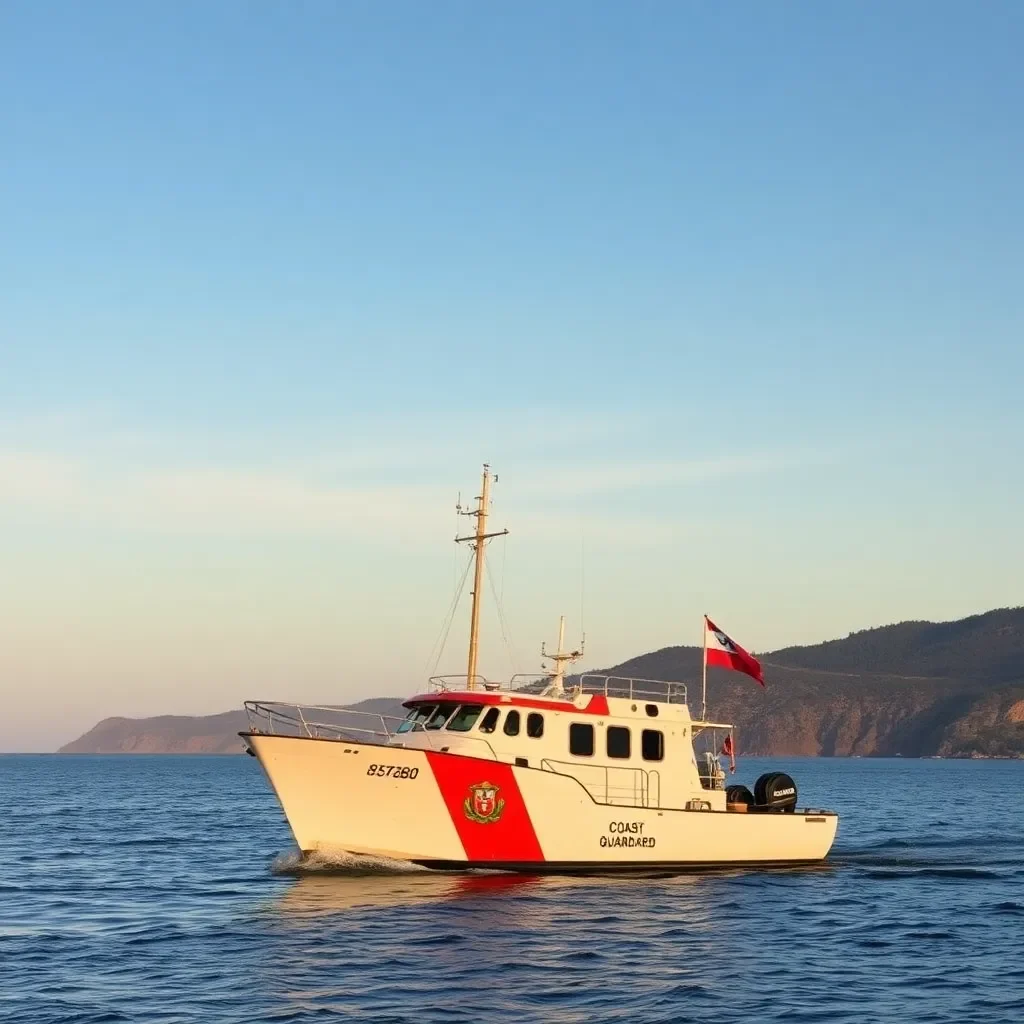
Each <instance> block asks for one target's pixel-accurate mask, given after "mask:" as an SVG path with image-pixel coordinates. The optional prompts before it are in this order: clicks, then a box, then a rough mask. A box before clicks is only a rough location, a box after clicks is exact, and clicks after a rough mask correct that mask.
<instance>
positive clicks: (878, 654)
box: [608, 608, 1024, 757]
mask: <svg viewBox="0 0 1024 1024" xmlns="http://www.w3.org/2000/svg"><path fill="white" fill-rule="evenodd" d="M701 657H702V652H701V650H700V648H696V647H669V648H665V649H663V650H661V651H655V652H653V653H651V654H646V655H643V656H642V657H639V658H634V659H632V660H631V661H627V662H624V663H623V664H621V665H617V666H616V667H615V668H614V669H610V670H608V671H610V672H612V673H614V674H616V675H630V676H639V677H646V678H653V679H667V680H672V681H680V682H685V683H687V685H688V688H689V694H690V705H691V709H692V710H693V711H694V712H695V713H697V712H699V693H700V676H701ZM759 658H760V660H761V662H762V664H763V665H764V674H765V681H766V684H767V685H766V688H765V689H764V690H762V689H761V688H760V687H759V686H758V685H757V684H756V683H754V682H753V681H752V680H749V679H747V678H745V677H743V676H740V675H737V674H736V673H733V672H723V671H721V670H718V669H711V670H709V672H708V716H709V717H710V718H714V719H716V720H718V721H723V720H724V721H732V722H735V724H736V726H737V730H738V734H737V739H738V743H739V746H740V748H741V749H743V750H744V751H745V752H746V753H748V754H807V755H826V756H843V755H850V754H859V755H864V756H869V755H881V756H893V755H896V754H901V755H903V756H905V757H925V756H930V755H936V754H937V755H942V756H945V757H969V756H971V755H975V756H982V755H983V756H1024V608H1015V609H1000V610H999V611H993V612H988V613H986V614H984V615H975V616H972V617H971V618H968V619H961V620H959V621H957V622H943V623H929V622H907V623H901V624H899V625H896V626H886V627H883V628H881V629H872V630H865V631H863V632H861V633H854V634H851V635H850V636H848V637H847V638H846V639H844V640H833V641H830V642H829V643H825V644H816V645H814V646H811V647H791V648H786V649H784V650H780V651H774V652H771V653H769V654H761V655H759Z"/></svg>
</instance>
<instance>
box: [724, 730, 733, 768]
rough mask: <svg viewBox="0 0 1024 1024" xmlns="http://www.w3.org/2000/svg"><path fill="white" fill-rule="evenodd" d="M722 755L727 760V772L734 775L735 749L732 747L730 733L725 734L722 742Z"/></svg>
mask: <svg viewBox="0 0 1024 1024" xmlns="http://www.w3.org/2000/svg"><path fill="white" fill-rule="evenodd" d="M721 752H722V754H723V755H724V756H725V757H727V758H729V771H730V772H733V773H735V771H736V748H735V746H733V742H732V733H731V732H730V733H726V736H725V739H724V740H723V741H722V751H721Z"/></svg>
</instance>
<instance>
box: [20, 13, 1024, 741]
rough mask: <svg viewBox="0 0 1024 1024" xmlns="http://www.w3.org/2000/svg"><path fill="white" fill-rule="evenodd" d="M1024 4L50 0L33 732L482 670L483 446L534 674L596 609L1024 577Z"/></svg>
mask: <svg viewBox="0 0 1024 1024" xmlns="http://www.w3.org/2000/svg"><path fill="white" fill-rule="evenodd" d="M1022 48H1024V5H1021V4H1019V3H1016V2H1014V0H1007V2H1002V3H997V2H983V3H977V4H966V3H960V2H957V3H946V2H941V0H927V2H924V0H921V2H916V0H903V2H899V3H891V2H871V0H862V2H836V3H829V4H821V3H816V2H810V0H808V2H805V3H787V2H777V3H772V4H766V3H760V2H756V3H754V2H751V3H746V2H740V0H732V2H730V3H727V4H709V3H704V4H699V3H696V2H693V3H677V2H669V0H661V2H651V0H639V2H636V3H632V4H622V3H617V2H598V0H586V2H576V0H560V2H558V3H556V4H550V3H541V2H531V0H518V2H516V3H507V2H499V3H494V4H480V3H474V2H469V0H464V2H446V0H437V2H434V3H430V4H423V3H419V2H415V3H414V2H411V0H409V2H401V0H392V2H389V3H386V4H382V3H379V2H357V0H350V2H346V3H336V2H327V0H321V2H315V0H307V2H302V3H295V4H277V3H270V2H244V3H243V2H237V0H234V2H233V0H221V2H218V3H216V4H209V3H206V2H196V0H191V2H190V0H182V2H179V3H175V4H159V5H157V4H138V3H135V2H114V0H107V2H103V0H101V2H98V3H94V4H89V5H86V4H79V3H55V2H46V0H42V2H19V0H8V2H7V3H5V4H4V5H3V6H2V9H0V140H2V142H0V698H2V700H3V715H2V716H0V750H8V751H10V750H25V751H30V750H52V749H54V748H55V747H56V746H58V745H59V744H61V743H64V742H67V741H69V740H71V739H72V738H74V737H75V736H77V735H78V734H79V733H81V732H83V731H84V730H86V729H87V728H89V727H91V726H92V725H93V724H94V723H95V722H96V721H98V720H99V719H101V718H103V717H105V716H108V715H127V716H142V715H152V714H162V713H179V714H205V713H213V712H219V711H223V710H227V709H229V708H232V707H237V706H238V705H239V704H240V703H241V701H242V700H244V699H246V698H250V697H255V698H275V699H282V700H305V701H310V702H331V703H334V702H340V701H348V700H354V699H360V698H363V697H369V696H383V695H405V694H409V693H412V692H416V691H417V690H418V689H422V681H423V679H424V677H425V676H426V675H427V674H429V673H430V671H431V670H432V669H434V668H435V667H436V670H437V671H439V672H441V671H447V672H460V671H465V667H464V666H465V656H466V638H467V633H468V607H467V604H466V600H465V598H464V599H463V602H462V603H461V604H460V605H459V607H458V609H457V612H456V616H455V620H454V623H453V625H452V627H451V632H450V634H449V638H448V642H447V644H446V646H445V648H444V650H443V652H442V654H441V656H440V658H436V657H435V656H434V655H433V653H432V648H433V646H434V645H435V641H436V640H437V639H438V637H439V634H440V633H441V631H442V626H443V623H444V621H445V613H446V610H447V608H448V606H449V604H450V602H451V601H452V597H453V590H454V583H455V580H456V579H457V577H458V575H459V574H460V573H461V571H462V567H463V565H464V559H465V558H466V557H467V556H468V552H466V551H465V550H464V549H457V548H456V546H455V545H454V544H452V538H453V537H454V535H455V531H456V528H457V526H458V524H457V522H456V516H455V508H454V506H455V503H456V500H457V498H458V496H459V495H460V494H461V496H462V498H463V500H466V499H467V498H472V496H473V495H475V494H477V493H479V474H480V466H481V464H482V463H483V462H485V461H489V462H490V463H491V464H492V466H493V467H494V469H495V470H496V471H497V473H498V483H497V484H496V486H495V488H494V494H493V497H494V504H493V516H494V519H493V520H492V523H493V525H494V526H496V527H505V526H507V527H508V528H509V530H510V531H511V532H510V534H509V536H508V538H507V539H504V540H496V541H493V542H492V544H491V545H490V550H489V555H488V559H489V575H488V578H489V580H490V585H489V586H488V588H487V590H486V592H485V608H484V613H483V616H484V617H483V636H482V645H483V652H482V660H481V668H482V670H483V671H484V672H486V673H487V674H489V675H495V676H498V675H502V674H506V675H507V674H508V673H509V672H510V671H512V670H517V671H537V670H538V669H539V667H540V660H539V653H540V643H541V641H542V640H547V641H548V643H549V644H551V643H552V642H553V641H554V640H555V639H556V637H557V626H558V616H559V615H561V614H564V615H566V617H567V634H568V637H569V638H570V639H571V640H573V642H575V641H576V640H577V639H578V638H579V636H580V634H581V633H582V632H585V633H586V653H585V658H584V662H583V664H584V665H585V666H586V667H592V668H598V667H602V666H608V665H612V664H614V663H616V662H619V661H622V660H624V659H626V658H628V657H631V656H634V655H637V654H640V653H642V652H644V651H647V650H652V649H656V648H660V647H664V646H668V645H673V644H680V643H699V642H700V637H701V621H702V620H701V615H702V614H703V613H704V612H707V613H708V614H710V615H712V617H713V618H714V619H715V621H716V622H717V623H718V625H719V626H721V627H722V628H724V629H726V630H728V631H729V632H730V633H731V634H732V635H733V636H734V637H735V638H736V639H737V640H738V641H739V642H740V643H743V644H744V645H745V646H748V647H750V648H752V649H754V650H769V649H773V648H778V647H782V646H785V645H788V644H794V643H805V642H817V641H821V640H825V639H830V638H833V637H836V636H844V635H846V634H847V633H848V632H850V631H851V630H855V629H862V628H866V627H870V626H876V625H883V624H886V623H889V622H894V621H901V620H905V619H951V618H957V617H960V616H963V615H968V614H972V613H975V612H978V611H982V610H986V609H988V608H992V607H1000V606H1007V605H1019V604H1022V603H1024V584H1022V580H1024V536H1022V532H1021V522H1022V521H1024V514H1022V505H1024V484H1022V475H1021V466H1022V465H1024V401H1022V397H1021V387H1022V381H1024V190H1022V186H1021V181H1022V180H1024V175H1022V170H1021V168H1022V166H1024V132H1022V130H1021V119H1020V111H1021V109H1024V64H1022V63H1021V61H1020V53H1021V50H1022ZM465 524H466V521H465V520H464V521H463V523H462V528H463V529H464V528H465ZM496 599H497V600H496ZM499 601H500V605H501V607H502V609H503V611H504V621H505V624H506V628H505V629H504V631H503V629H502V626H501V623H500V621H499V618H498V616H497V613H496V611H495V606H496V603H498V602H499ZM503 632H504V635H503Z"/></svg>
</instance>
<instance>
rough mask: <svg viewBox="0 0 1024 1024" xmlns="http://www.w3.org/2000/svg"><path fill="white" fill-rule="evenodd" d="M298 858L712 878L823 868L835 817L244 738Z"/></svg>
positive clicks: (384, 752) (324, 743)
mask: <svg viewBox="0 0 1024 1024" xmlns="http://www.w3.org/2000/svg"><path fill="white" fill-rule="evenodd" d="M243 735H244V736H245V739H246V742H247V743H248V745H249V747H250V749H251V750H252V752H253V753H254V754H255V756H256V757H257V758H259V761H260V763H261V764H262V766H263V768H264V770H265V771H266V773H267V776H268V778H269V780H270V782H271V785H272V786H273V787H274V790H275V792H276V794H277V797H278V799H279V800H280V803H281V806H282V808H283V810H284V813H285V816H286V818H287V820H288V823H289V825H290V826H291V829H292V833H293V834H294V836H295V840H296V842H297V844H298V846H299V848H300V849H301V850H302V851H303V852H305V853H313V852H319V853H326V854H330V853H331V852H339V853H342V852H343V853H352V854H365V855H369V856H375V857H387V858H393V859H397V860H402V861H409V862H412V863H415V864H420V865H425V866H427V867H433V868H440V869H445V870H458V869H468V868H492V869H499V870H508V871H527V872H531V873H539V872H570V871H613V870H615V871H622V870H631V871H636V870H645V869H647V870H657V869H676V870H684V869H711V868H723V867H729V866H737V865H761V866H769V865H790V864H808V863H814V862H816V861H821V860H822V859H824V857H825V856H826V855H827V854H828V851H829V849H830V848H831V846H832V843H833V841H834V839H835V834H836V828H837V825H838V818H837V817H836V815H835V814H832V813H830V812H825V811H796V812H795V813H737V812H734V811H710V810H684V809H676V808H667V807H652V806H619V805H611V804H605V803H598V802H596V801H595V800H594V799H593V797H592V796H591V794H590V793H589V792H588V791H587V789H586V788H584V786H583V785H582V784H581V783H580V782H579V781H578V780H577V779H575V778H573V777H572V776H570V775H564V774H560V773H559V772H556V771H547V770H542V769H540V768H530V767H519V766H514V765H511V764H507V763H504V762H500V761H494V760H488V759H482V758H476V757H468V756H465V755H457V754H451V753H443V752H435V751H428V750H417V749H408V748H403V747H398V746H390V745H377V744H370V743H358V742H350V741H347V740H336V739H320V738H307V737H299V736H278V735H270V734H261V733H246V734H243Z"/></svg>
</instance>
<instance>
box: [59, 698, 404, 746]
mask: <svg viewBox="0 0 1024 1024" xmlns="http://www.w3.org/2000/svg"><path fill="white" fill-rule="evenodd" d="M347 707H348V708H349V709H350V710H353V711H369V712H372V713H374V714H379V715H398V716H402V715H404V714H405V710H404V709H403V708H402V706H401V701H400V700H399V699H398V698H397V697H374V698H371V699H370V700H364V701H360V702H359V703H358V704H349V705H347ZM248 727H249V720H248V718H247V717H246V714H245V712H244V711H242V710H238V711H226V712H225V713H224V714H221V715H196V716H190V715H159V716H157V717H155V718H104V719H103V721H102V722H100V723H99V724H97V725H95V726H93V728H92V729H90V730H89V731H88V732H87V733H85V735H84V736H80V737H79V738H78V739H77V740H74V741H72V742H71V743H68V744H65V745H64V746H63V747H61V748H60V750H59V751H58V753H61V754H240V753H242V741H241V739H239V736H238V733H239V732H240V731H242V730H244V729H247V728H248Z"/></svg>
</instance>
